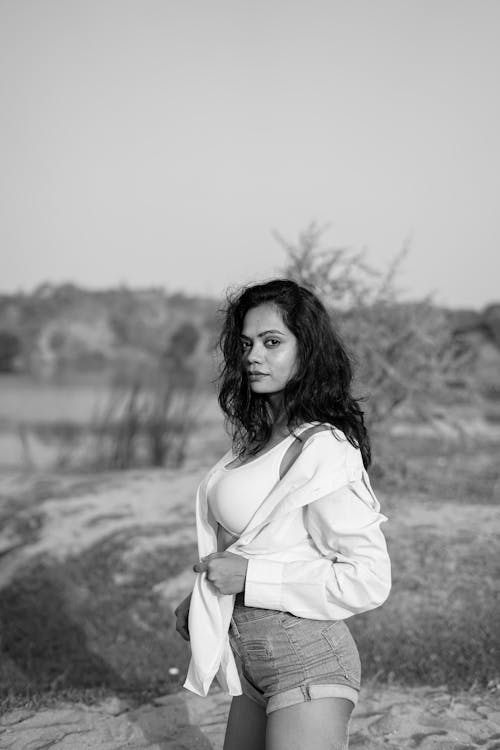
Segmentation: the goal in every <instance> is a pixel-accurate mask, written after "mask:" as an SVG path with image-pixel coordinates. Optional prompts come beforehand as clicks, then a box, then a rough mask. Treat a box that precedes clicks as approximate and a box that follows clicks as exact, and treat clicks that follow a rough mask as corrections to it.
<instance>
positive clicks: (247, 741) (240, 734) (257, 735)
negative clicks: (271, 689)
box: [223, 695, 267, 750]
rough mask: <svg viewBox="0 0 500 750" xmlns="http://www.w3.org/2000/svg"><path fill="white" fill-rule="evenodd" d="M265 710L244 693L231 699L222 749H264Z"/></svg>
mask: <svg viewBox="0 0 500 750" xmlns="http://www.w3.org/2000/svg"><path fill="white" fill-rule="evenodd" d="M266 722H267V719H266V710H265V708H263V707H261V706H259V705H258V704H257V703H255V701H252V700H250V698H248V697H247V696H246V695H237V696H236V697H235V698H233V700H232V701H231V708H230V709H229V716H228V719H227V727H226V736H225V738H224V748H223V750H265V747H266Z"/></svg>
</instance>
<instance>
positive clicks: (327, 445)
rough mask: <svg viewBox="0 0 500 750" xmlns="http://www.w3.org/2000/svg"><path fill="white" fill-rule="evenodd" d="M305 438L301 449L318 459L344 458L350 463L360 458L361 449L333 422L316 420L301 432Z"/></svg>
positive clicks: (357, 461) (355, 462)
mask: <svg viewBox="0 0 500 750" xmlns="http://www.w3.org/2000/svg"><path fill="white" fill-rule="evenodd" d="M302 434H303V436H304V438H305V440H304V443H303V447H302V451H303V452H304V453H305V452H307V453H309V454H310V455H311V456H315V457H317V458H318V459H324V460H330V461H331V460H332V459H336V460H338V461H342V460H345V461H346V462H348V463H350V464H357V463H359V462H360V461H362V459H361V451H360V450H359V448H357V447H356V446H355V445H353V444H352V443H351V441H350V440H349V439H348V437H347V436H346V434H345V433H344V432H343V431H342V430H341V429H340V428H339V427H336V426H335V425H333V424H330V423H328V422H317V423H315V424H314V425H313V426H311V427H308V429H307V430H304V432H303V433H302Z"/></svg>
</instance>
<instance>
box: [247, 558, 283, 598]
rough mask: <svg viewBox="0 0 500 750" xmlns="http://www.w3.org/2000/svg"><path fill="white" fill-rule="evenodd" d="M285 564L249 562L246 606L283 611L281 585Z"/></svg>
mask: <svg viewBox="0 0 500 750" xmlns="http://www.w3.org/2000/svg"><path fill="white" fill-rule="evenodd" d="M284 567H285V564H284V563H281V562H276V561H274V560H273V561H271V560H257V559H255V558H252V559H250V560H248V567H247V576H246V580H245V606H246V607H262V608H263V609H279V610H283V606H282V604H281V584H282V581H283V570H284Z"/></svg>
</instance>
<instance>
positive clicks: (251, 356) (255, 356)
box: [247, 342, 262, 363]
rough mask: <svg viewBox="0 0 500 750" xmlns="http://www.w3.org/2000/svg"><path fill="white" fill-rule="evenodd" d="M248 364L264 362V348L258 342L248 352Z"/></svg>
mask: <svg viewBox="0 0 500 750" xmlns="http://www.w3.org/2000/svg"><path fill="white" fill-rule="evenodd" d="M247 357H248V362H250V363H251V362H262V347H260V346H259V343H258V342H256V343H255V344H254V345H253V346H252V348H251V349H249V350H248V354H247Z"/></svg>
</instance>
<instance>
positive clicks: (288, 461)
mask: <svg viewBox="0 0 500 750" xmlns="http://www.w3.org/2000/svg"><path fill="white" fill-rule="evenodd" d="M331 429H332V428H331V427H330V425H326V424H315V425H313V426H312V427H308V428H307V429H305V430H304V431H303V432H301V433H300V435H296V436H295V440H294V441H293V443H292V444H291V445H290V446H289V447H288V449H287V451H286V453H285V455H284V456H283V459H282V461H281V464H280V479H283V477H284V476H285V474H286V473H287V471H289V470H290V469H291V468H292V466H293V464H294V463H295V461H296V460H297V459H298V457H299V456H300V454H301V453H302V447H303V445H304V443H305V442H306V440H307V439H308V438H310V437H311V435H315V434H316V433H317V432H324V431H325V430H331Z"/></svg>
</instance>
